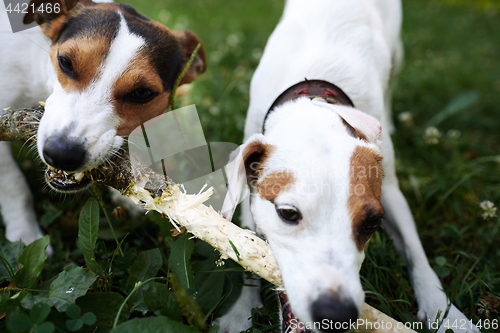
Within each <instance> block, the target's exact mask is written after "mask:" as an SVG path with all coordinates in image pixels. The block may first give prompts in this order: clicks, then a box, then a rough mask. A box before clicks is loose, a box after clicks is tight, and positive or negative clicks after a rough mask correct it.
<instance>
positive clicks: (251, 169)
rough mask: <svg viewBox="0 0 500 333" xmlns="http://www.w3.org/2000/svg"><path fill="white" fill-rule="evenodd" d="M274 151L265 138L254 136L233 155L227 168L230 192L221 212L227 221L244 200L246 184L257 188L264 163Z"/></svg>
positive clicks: (258, 135)
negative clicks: (242, 195) (243, 194)
mask: <svg viewBox="0 0 500 333" xmlns="http://www.w3.org/2000/svg"><path fill="white" fill-rule="evenodd" d="M273 149H274V148H273V146H272V145H270V144H269V143H267V140H266V137H265V136H263V135H262V134H254V135H252V136H251V137H250V138H249V139H248V140H247V141H246V142H245V143H244V144H243V145H241V146H240V147H239V148H238V149H236V150H235V151H234V152H233V153H232V154H231V158H230V162H229V163H228V164H227V165H226V167H225V171H226V176H227V181H228V190H227V194H226V197H225V199H224V204H223V205H222V210H221V212H222V215H223V216H224V217H225V218H226V219H228V220H231V219H232V217H233V214H234V211H235V209H236V206H237V205H238V203H240V201H241V199H242V198H241V194H242V193H243V189H244V187H245V184H248V185H249V186H250V189H252V188H255V187H256V185H257V180H258V178H259V175H260V174H261V172H262V168H263V163H264V162H265V160H266V159H267V158H268V157H269V155H270V154H271V152H272V151H273Z"/></svg>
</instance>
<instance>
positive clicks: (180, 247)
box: [168, 234, 194, 290]
mask: <svg viewBox="0 0 500 333" xmlns="http://www.w3.org/2000/svg"><path fill="white" fill-rule="evenodd" d="M193 250H194V241H193V240H191V239H189V235H188V234H184V235H183V236H182V237H180V238H179V239H177V240H176V241H175V242H174V244H173V245H172V249H171V251H170V257H169V259H168V268H169V269H170V270H171V271H172V272H173V273H174V274H175V275H176V276H177V279H179V283H180V285H181V287H182V289H184V290H188V289H192V288H193V269H192V268H191V254H192V253H193Z"/></svg>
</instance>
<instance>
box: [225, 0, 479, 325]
mask: <svg viewBox="0 0 500 333" xmlns="http://www.w3.org/2000/svg"><path fill="white" fill-rule="evenodd" d="M400 25H401V4H400V2H399V0H335V1H332V0H315V1H312V2H305V1H301V0H288V1H287V3H286V6H285V10H284V13H283V16H282V18H281V21H280V22H279V24H278V26H277V27H276V29H275V31H274V32H273V34H272V35H271V37H270V38H269V41H268V43H267V45H266V48H265V51H264V54H263V56H262V59H261V62H260V64H259V66H258V68H257V70H256V72H255V74H254V76H253V79H252V84H251V92H250V107H249V110H248V116H247V122H246V127H245V143H244V144H243V145H242V147H241V150H240V154H239V156H238V158H237V160H236V162H235V163H233V164H232V165H233V168H231V167H228V170H227V171H228V174H229V176H228V177H229V185H230V190H231V191H230V195H228V196H227V198H226V201H225V204H224V207H223V210H222V211H223V212H229V213H226V216H227V217H228V218H231V216H232V214H233V212H234V208H235V206H236V204H237V202H238V201H239V197H240V194H241V192H242V191H241V190H242V188H243V186H244V185H245V183H248V185H249V186H250V199H249V200H248V199H246V200H245V201H244V202H243V215H242V217H243V224H244V225H246V226H250V227H252V228H255V226H256V227H257V229H258V230H259V232H260V233H262V235H264V236H265V237H266V239H267V241H268V242H269V244H270V246H271V248H272V250H273V252H274V255H275V257H276V259H277V261H278V264H279V268H280V271H281V274H282V276H283V281H284V285H285V288H286V291H287V296H288V300H289V306H290V307H291V309H292V311H293V313H292V312H290V311H288V312H287V313H286V314H285V316H284V317H283V320H284V325H283V330H286V329H287V325H286V324H290V323H291V321H292V319H294V318H300V320H301V321H303V322H306V323H320V322H322V321H323V320H327V321H328V322H331V323H339V325H330V326H328V327H325V326H323V327H322V328H321V330H323V331H332V332H334V331H337V332H341V331H345V330H346V329H345V328H346V326H345V325H344V323H349V322H350V321H351V322H352V321H356V320H357V319H358V316H359V314H360V313H361V311H362V307H363V301H364V292H363V289H362V286H361V281H360V276H359V270H360V267H361V263H362V261H363V259H364V247H365V244H366V242H367V241H368V240H369V238H370V237H371V235H372V234H373V233H374V232H375V231H376V230H377V228H378V227H379V225H380V224H381V222H382V221H383V223H384V227H385V229H386V230H387V231H388V232H389V233H390V234H391V236H392V238H393V240H394V243H395V245H396V247H397V248H398V249H399V250H400V251H401V252H402V253H403V255H404V257H405V259H406V261H407V264H408V268H409V273H410V277H411V283H412V286H413V289H414V291H415V295H416V298H417V301H418V304H419V312H418V318H419V320H421V321H423V322H424V323H425V324H427V325H429V324H430V322H431V321H433V320H434V318H436V316H437V314H438V312H439V311H441V313H444V312H445V311H446V310H447V308H448V298H447V297H446V295H445V293H444V292H443V290H442V286H441V283H440V281H439V279H438V277H437V276H436V274H435V273H434V271H433V270H432V268H431V266H430V265H429V263H428V261H427V258H426V255H425V252H424V249H423V247H422V245H421V243H420V240H419V237H418V233H417V230H416V227H415V223H414V221H413V217H412V214H411V212H410V209H409V207H408V204H407V202H406V200H405V198H404V197H403V194H402V193H401V191H400V189H399V186H398V180H397V178H396V173H395V169H394V151H393V147H392V143H391V138H390V136H389V132H388V130H387V129H388V128H390V89H389V83H390V80H391V78H392V77H393V75H394V74H395V73H396V72H397V69H398V67H399V65H400V62H401V58H402V47H401V42H400V38H399V31H400ZM382 169H383V171H382ZM245 171H246V172H245ZM245 173H246V175H245ZM382 174H383V178H382ZM257 289H258V288H252V287H248V286H245V287H243V291H242V295H241V297H240V298H239V300H238V301H237V302H236V304H235V305H234V306H233V307H232V308H231V310H230V311H229V312H228V313H227V314H226V315H225V316H223V317H222V318H220V319H219V323H220V325H221V331H222V332H239V331H240V330H243V329H246V328H247V327H248V326H250V322H249V320H248V317H249V316H250V308H252V307H255V306H259V305H260V304H261V303H260V299H259V295H258V290H257ZM282 300H285V301H286V298H282ZM285 310H286V309H285ZM441 317H443V315H441ZM447 318H448V319H450V320H451V322H450V324H451V323H452V322H453V320H455V319H458V320H459V322H462V323H465V325H464V326H465V327H467V328H468V329H467V331H477V328H476V327H475V326H473V325H472V324H471V323H470V322H469V321H468V319H467V318H466V317H465V316H464V315H463V314H462V313H461V312H460V311H459V310H458V309H457V308H456V307H455V306H453V305H451V307H450V309H449V313H448V315H447ZM285 323H286V324H285ZM316 327H318V326H316ZM347 327H349V326H347ZM440 331H444V328H441V329H440ZM458 331H461V330H458ZM462 331H463V330H462Z"/></svg>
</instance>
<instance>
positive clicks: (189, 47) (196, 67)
mask: <svg viewBox="0 0 500 333" xmlns="http://www.w3.org/2000/svg"><path fill="white" fill-rule="evenodd" d="M173 33H174V35H175V36H176V38H177V40H178V41H179V43H180V45H181V47H182V51H183V53H184V59H183V66H182V69H184V66H185V65H186V64H187V62H188V61H189V58H191V54H192V53H193V51H194V49H195V48H196V46H198V44H201V42H200V40H199V39H198V37H196V35H195V34H194V33H192V32H191V31H189V30H185V31H173ZM206 67H207V65H206V59H205V49H204V48H203V44H202V45H201V46H200V49H199V50H198V53H196V56H195V58H194V60H193V63H192V64H191V66H190V67H189V69H188V71H187V72H186V75H184V77H183V78H182V80H181V82H180V85H182V84H184V83H190V82H191V81H194V80H195V79H196V78H197V77H198V75H200V74H201V73H203V72H204V71H205V69H206ZM181 72H182V70H181ZM179 74H180V73H179Z"/></svg>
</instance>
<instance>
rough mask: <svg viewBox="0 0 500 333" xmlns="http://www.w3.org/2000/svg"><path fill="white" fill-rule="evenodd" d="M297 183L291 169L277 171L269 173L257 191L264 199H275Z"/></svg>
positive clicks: (272, 200)
mask: <svg viewBox="0 0 500 333" xmlns="http://www.w3.org/2000/svg"><path fill="white" fill-rule="evenodd" d="M294 183H295V178H294V177H293V174H292V173H291V172H289V171H276V172H273V173H271V174H269V175H267V176H266V177H265V178H264V179H263V180H262V181H261V182H260V183H259V184H258V185H257V193H258V194H259V196H260V197H261V198H262V199H265V200H269V201H271V202H273V203H274V200H275V199H276V198H277V197H278V196H279V195H280V194H281V193H283V192H286V191H288V190H289V189H290V188H291V186H292V185H293V184H294Z"/></svg>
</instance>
